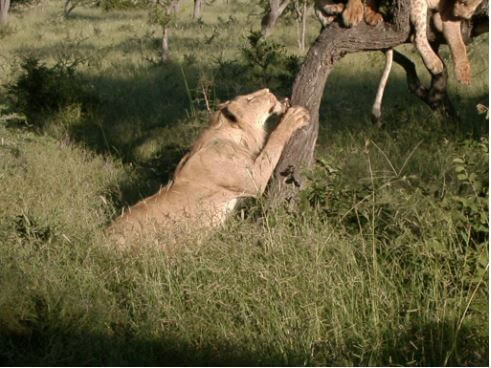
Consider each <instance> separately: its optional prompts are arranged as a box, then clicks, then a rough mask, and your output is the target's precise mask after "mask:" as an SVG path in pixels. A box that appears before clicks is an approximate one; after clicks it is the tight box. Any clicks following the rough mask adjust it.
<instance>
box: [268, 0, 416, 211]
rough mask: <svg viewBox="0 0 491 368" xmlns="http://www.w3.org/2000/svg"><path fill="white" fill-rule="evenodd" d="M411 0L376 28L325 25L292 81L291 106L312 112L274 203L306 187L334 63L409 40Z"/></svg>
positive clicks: (288, 156)
mask: <svg viewBox="0 0 491 368" xmlns="http://www.w3.org/2000/svg"><path fill="white" fill-rule="evenodd" d="M409 2H410V0H398V1H397V4H395V5H394V7H395V9H394V12H395V13H394V15H395V16H394V24H388V23H385V24H383V25H380V26H377V27H373V26H368V25H366V24H365V23H363V22H362V23H360V24H359V25H358V26H356V27H353V28H343V27H340V25H339V24H338V23H336V22H335V23H332V24H331V25H329V26H328V27H325V28H324V29H323V30H322V32H321V34H320V35H319V37H318V38H317V40H316V41H315V43H314V44H313V45H312V47H311V48H310V50H309V51H308V53H307V56H306V59H305V62H304V63H303V65H302V67H301V68H300V71H299V73H298V74H297V77H296V79H295V82H294V84H293V92H292V98H291V103H292V105H301V106H305V107H306V108H307V109H308V110H309V111H310V114H311V124H310V126H309V127H308V128H306V129H303V130H301V131H298V132H297V133H296V134H295V135H294V136H293V137H292V139H291V140H290V142H289V143H288V145H287V146H286V147H285V149H284V151H283V154H282V157H281V159H280V161H279V163H278V165H277V167H276V169H275V172H274V173H273V178H272V182H271V186H270V188H269V194H270V198H271V199H272V200H273V202H274V203H278V201H281V200H285V199H286V200H290V199H291V198H293V196H294V195H295V194H296V193H297V191H298V189H300V188H301V187H302V186H303V182H304V180H303V177H302V174H301V172H302V170H303V169H305V168H309V167H310V166H311V165H312V162H313V157H314V149H315V144H316V141H317V136H318V133H319V107H320V104H321V99H322V96H323V94H324V87H325V85H326V82H327V78H328V76H329V74H330V73H331V71H332V69H333V68H334V65H335V63H336V62H337V61H338V60H340V59H341V58H342V57H343V56H344V55H346V54H348V53H353V52H360V51H369V50H383V49H388V48H392V47H395V46H397V45H400V44H401V43H404V42H406V41H407V40H408V38H409V34H410V26H409Z"/></svg>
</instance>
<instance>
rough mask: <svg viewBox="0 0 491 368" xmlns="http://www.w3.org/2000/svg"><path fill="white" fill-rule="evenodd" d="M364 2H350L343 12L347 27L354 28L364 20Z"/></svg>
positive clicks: (360, 0) (357, 0)
mask: <svg viewBox="0 0 491 368" xmlns="http://www.w3.org/2000/svg"><path fill="white" fill-rule="evenodd" d="M363 8H364V6H363V1H362V0H348V4H347V5H346V8H345V10H344V12H343V23H344V25H345V26H346V27H353V26H356V25H357V24H358V23H360V22H361V21H362V19H363Z"/></svg>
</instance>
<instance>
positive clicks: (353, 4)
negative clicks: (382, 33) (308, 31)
mask: <svg viewBox="0 0 491 368" xmlns="http://www.w3.org/2000/svg"><path fill="white" fill-rule="evenodd" d="M345 3H346V4H345ZM315 12H316V15H317V17H318V18H319V20H320V22H321V23H322V25H323V26H324V27H325V26H327V25H328V24H330V23H332V22H333V21H334V20H335V19H336V15H337V14H342V18H343V23H344V25H345V26H346V27H353V26H356V25H357V24H358V23H360V22H361V20H362V19H365V22H366V23H367V24H369V25H377V24H378V23H380V22H382V21H383V18H382V15H381V14H380V13H378V12H377V0H366V6H364V5H363V0H347V1H344V2H343V1H342V0H316V1H315Z"/></svg>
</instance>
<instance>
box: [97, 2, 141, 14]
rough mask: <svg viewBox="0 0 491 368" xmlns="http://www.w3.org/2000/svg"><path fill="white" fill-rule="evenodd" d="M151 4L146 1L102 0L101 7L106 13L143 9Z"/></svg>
mask: <svg viewBox="0 0 491 368" xmlns="http://www.w3.org/2000/svg"><path fill="white" fill-rule="evenodd" d="M147 3H149V1H146V0H101V1H100V6H101V7H102V9H104V10H105V11H111V10H130V9H141V8H143V7H145V6H146V5H147Z"/></svg>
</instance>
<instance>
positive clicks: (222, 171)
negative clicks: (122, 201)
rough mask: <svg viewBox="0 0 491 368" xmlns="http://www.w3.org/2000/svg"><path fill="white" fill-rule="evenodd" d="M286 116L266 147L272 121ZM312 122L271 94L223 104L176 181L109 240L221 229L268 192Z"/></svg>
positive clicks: (121, 222)
mask: <svg viewBox="0 0 491 368" xmlns="http://www.w3.org/2000/svg"><path fill="white" fill-rule="evenodd" d="M285 110H286V112H285ZM281 113H284V115H283V117H282V118H281V121H280V123H279V124H278V126H277V127H276V129H275V130H274V131H273V132H272V133H271V134H270V135H269V137H268V139H267V141H266V137H267V133H266V131H265V129H264V124H265V122H266V120H267V119H268V118H269V117H270V116H271V115H272V114H281ZM309 119H310V117H309V114H308V112H307V110H306V109H304V108H302V107H299V106H295V107H290V108H287V106H286V102H285V103H281V102H279V101H278V100H277V98H276V97H275V96H274V95H273V94H272V93H271V92H269V90H268V89H263V90H260V91H257V92H255V93H251V94H249V95H244V96H239V97H236V98H235V99H233V100H232V101H228V102H226V103H224V104H222V105H221V106H220V110H219V111H218V112H216V113H215V114H214V115H213V116H212V117H211V119H210V125H209V127H208V128H207V129H205V130H204V131H203V132H202V133H201V135H200V136H199V138H198V139H197V141H196V142H195V143H194V145H193V147H192V149H191V152H190V153H189V154H188V155H186V156H185V157H184V158H183V159H182V160H181V162H180V163H179V165H178V167H177V169H176V172H175V174H174V178H173V180H172V181H171V182H170V183H169V184H168V185H167V186H166V187H165V188H163V189H161V190H160V191H159V192H158V193H156V194H154V195H153V196H151V197H148V198H146V199H144V200H142V201H140V202H139V203H137V204H136V205H134V206H132V207H131V208H129V209H128V210H127V211H126V212H125V213H124V214H123V215H121V216H120V217H119V218H117V219H116V220H115V221H114V223H113V224H112V225H111V226H110V227H109V229H108V232H109V234H111V235H112V236H113V237H115V238H116V239H117V240H118V241H119V242H120V243H124V242H125V241H127V240H128V239H129V238H132V237H133V236H135V235H138V234H147V233H161V232H173V231H193V230H196V229H206V228H213V227H216V226H219V225H220V224H222V223H223V222H224V221H225V219H226V217H227V215H228V214H229V213H230V212H231V211H232V210H233V208H234V207H235V204H236V203H237V200H238V199H240V198H243V197H256V196H260V195H261V194H262V193H263V192H264V190H265V188H266V185H267V183H268V180H269V178H270V177H271V175H272V173H273V170H274V168H275V166H276V164H277V163H278V160H279V158H280V155H281V152H282V150H283V147H284V146H285V145H286V143H287V142H288V140H289V139H290V137H291V136H292V134H293V133H294V132H295V131H296V130H297V129H299V128H301V127H304V126H306V125H307V124H308V123H309Z"/></svg>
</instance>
